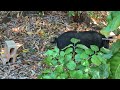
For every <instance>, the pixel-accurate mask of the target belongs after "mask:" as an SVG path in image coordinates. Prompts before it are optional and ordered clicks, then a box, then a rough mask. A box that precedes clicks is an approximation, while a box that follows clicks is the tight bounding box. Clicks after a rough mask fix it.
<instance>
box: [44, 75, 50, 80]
mask: <svg viewBox="0 0 120 90" xmlns="http://www.w3.org/2000/svg"><path fill="white" fill-rule="evenodd" d="M42 78H43V79H52V78H51V77H50V76H49V75H44V76H43V77H42Z"/></svg>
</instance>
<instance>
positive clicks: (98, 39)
mask: <svg viewBox="0 0 120 90" xmlns="http://www.w3.org/2000/svg"><path fill="white" fill-rule="evenodd" d="M72 38H76V39H79V40H80V42H78V43H80V44H83V45H85V46H87V47H90V45H96V46H98V47H99V48H101V47H105V48H109V40H102V38H105V36H104V35H102V34H100V33H98V32H96V31H84V32H77V31H68V32H65V33H63V34H61V35H60V36H59V37H58V38H55V40H54V42H52V43H57V47H58V48H59V49H63V48H64V47H66V46H68V45H69V44H72V43H71V41H70V40H71V39H72ZM78 43H77V44H78Z"/></svg>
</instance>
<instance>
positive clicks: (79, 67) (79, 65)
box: [76, 64, 86, 71]
mask: <svg viewBox="0 0 120 90" xmlns="http://www.w3.org/2000/svg"><path fill="white" fill-rule="evenodd" d="M85 68H86V67H85V66H83V65H82V64H78V65H77V66H76V69H78V70H82V71H84V70H85Z"/></svg>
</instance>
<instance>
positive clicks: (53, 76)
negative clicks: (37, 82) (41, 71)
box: [49, 72, 57, 79]
mask: <svg viewBox="0 0 120 90" xmlns="http://www.w3.org/2000/svg"><path fill="white" fill-rule="evenodd" d="M49 76H50V77H51V79H56V77H57V74H56V73H55V72H52V73H51V74H50V75H49Z"/></svg>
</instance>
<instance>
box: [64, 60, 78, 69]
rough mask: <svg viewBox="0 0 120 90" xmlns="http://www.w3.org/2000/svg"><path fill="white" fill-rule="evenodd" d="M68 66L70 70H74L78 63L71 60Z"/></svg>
mask: <svg viewBox="0 0 120 90" xmlns="http://www.w3.org/2000/svg"><path fill="white" fill-rule="evenodd" d="M66 66H67V68H68V69H69V70H74V69H75V68H76V63H75V62H74V61H69V62H68V63H67V64H66Z"/></svg>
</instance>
